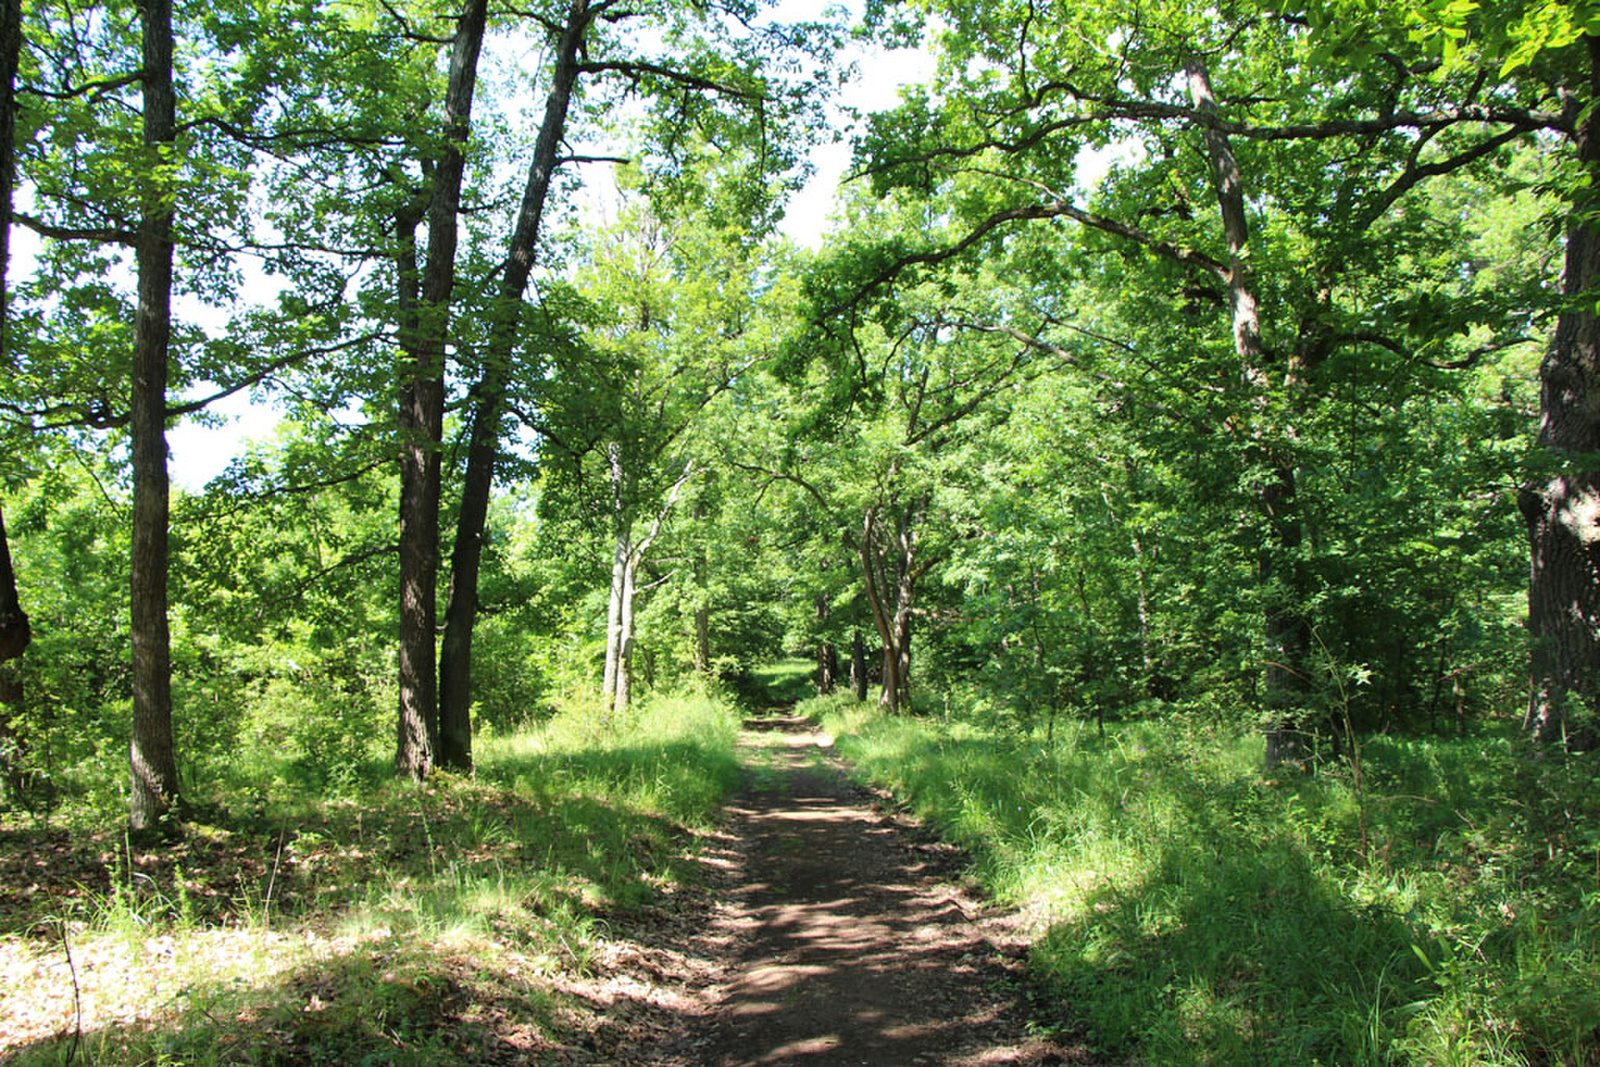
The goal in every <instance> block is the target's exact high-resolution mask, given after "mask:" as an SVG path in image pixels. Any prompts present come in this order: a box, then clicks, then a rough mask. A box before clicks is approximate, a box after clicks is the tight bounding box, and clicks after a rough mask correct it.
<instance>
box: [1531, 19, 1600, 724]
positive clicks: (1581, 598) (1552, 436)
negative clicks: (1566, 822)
mask: <svg viewBox="0 0 1600 1067" xmlns="http://www.w3.org/2000/svg"><path fill="white" fill-rule="evenodd" d="M1584 41H1585V43H1586V45H1587V46H1588V59H1589V65H1588V72H1587V73H1588V77H1589V84H1588V85H1587V86H1585V87H1584V91H1583V92H1582V93H1576V94H1573V97H1572V99H1570V100H1569V103H1568V107H1569V110H1570V111H1571V112H1572V115H1573V117H1574V120H1575V121H1576V141H1577V146H1576V147H1577V152H1578V159H1579V162H1580V163H1581V165H1582V168H1583V175H1584V177H1585V178H1586V179H1587V184H1586V185H1585V186H1583V187H1582V188H1580V189H1579V190H1578V191H1577V192H1575V193H1574V194H1573V201H1572V203H1571V205H1570V208H1569V210H1568V213H1567V249H1566V269H1565V275H1564V278H1563V282H1562V293H1563V295H1564V296H1565V297H1566V298H1567V306H1566V308H1565V309H1564V310H1563V311H1562V313H1561V316H1560V318H1559V319H1558V320H1557V322H1556V336H1555V341H1554V343H1553V344H1552V345H1551V346H1550V349H1549V350H1548V351H1547V352H1546V354H1545V358H1544V360H1543V361H1542V362H1541V364H1540V366H1539V407H1540V412H1541V422H1540V425H1539V438H1538V443H1539V447H1540V449H1541V450H1542V451H1543V453H1544V455H1545V457H1546V458H1547V460H1548V468H1547V469H1548V470H1549V472H1550V473H1549V474H1548V476H1544V475H1540V476H1539V477H1540V478H1543V484H1539V482H1538V481H1536V480H1533V479H1530V481H1529V483H1528V484H1527V485H1525V486H1524V487H1523V489H1522V491H1521V493H1520V496H1519V500H1518V503H1519V505H1520V507H1521V510H1522V514H1523V518H1524V519H1525V520H1526V522H1527V525H1528V541H1529V548H1530V553H1529V555H1530V559H1531V564H1532V566H1531V573H1530V576H1529V581H1528V631H1529V633H1530V635H1531V636H1532V638H1533V650H1532V676H1533V677H1532V685H1531V687H1530V689H1531V691H1530V694H1529V698H1528V711H1527V715H1526V717H1525V719H1524V730H1525V731H1526V732H1527V734H1528V736H1529V737H1530V738H1532V739H1533V740H1534V741H1536V742H1539V743H1541V744H1561V745H1565V746H1567V747H1568V748H1570V749H1573V750H1575V751H1584V750H1588V749H1592V748H1594V747H1595V745H1596V743H1597V741H1600V731H1597V725H1596V721H1595V716H1596V714H1597V713H1600V581H1597V580H1596V575H1597V574H1600V473H1597V472H1596V471H1595V470H1594V469H1593V468H1592V466H1590V462H1591V461H1590V460H1589V458H1588V457H1590V456H1592V455H1593V454H1594V453H1595V452H1600V417H1597V412H1600V317H1597V316H1596V314H1595V305H1594V300H1595V297H1594V290H1595V287H1596V284H1597V282H1600V221H1597V216H1596V212H1597V210H1600V116H1597V115H1596V114H1595V113H1594V112H1593V111H1592V110H1591V107H1592V105H1593V103H1594V102H1595V101H1596V100H1600V38H1597V37H1585V38H1584Z"/></svg>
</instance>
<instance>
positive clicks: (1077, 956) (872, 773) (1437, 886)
mask: <svg viewBox="0 0 1600 1067" xmlns="http://www.w3.org/2000/svg"><path fill="white" fill-rule="evenodd" d="M800 710H801V711H802V712H804V713H808V714H810V715H813V716H815V717H818V718H820V719H821V720H822V721H823V723H824V725H825V727H826V728H827V729H829V730H831V731H832V732H834V733H835V734H836V735H838V737H839V739H840V740H839V744H840V746H841V751H842V753H843V754H844V755H845V756H846V757H847V758H848V759H849V760H850V761H852V762H853V764H854V765H855V767H856V769H857V773H858V774H859V775H860V776H862V777H863V778H865V779H868V780H870V781H872V782H874V783H876V784H878V785H880V786H883V787H886V788H888V789H890V790H891V791H893V792H894V793H895V794H896V795H897V796H898V797H899V798H901V799H902V800H903V801H904V802H905V803H906V804H907V805H908V806H910V807H911V808H912V809H913V810H914V811H915V812H916V813H917V814H919V815H920V816H921V817H923V818H925V819H926V820H928V821H929V822H930V823H931V824H932V825H933V826H934V827H935V828H937V829H938V830H939V831H940V832H942V833H943V834H945V835H946V836H947V837H948V838H950V839H951V840H953V841H955V842H958V843H960V844H961V845H963V846H964V847H965V848H967V849H968V850H969V851H970V853H971V855H972V857H973V865H974V867H973V870H974V875H975V877H977V878H978V879H979V880H980V881H981V882H982V883H983V884H984V885H985V886H986V887H987V888H988V889H989V890H990V891H991V892H993V893H994V894H995V895H996V897H997V898H998V899H999V900H1001V901H1003V902H1005V903H1007V904H1010V905H1013V906H1018V907H1020V908H1023V909H1025V910H1026V911H1027V912H1028V913H1029V914H1030V915H1031V916H1032V918H1033V919H1034V920H1035V923H1036V940H1035V942H1034V946H1033V954H1032V964H1033V968H1034V970H1035V972H1036V974H1037V976H1038V977H1039V979H1040V980H1041V981H1040V983H1039V986H1038V988H1039V989H1040V990H1044V991H1045V992H1036V993H1035V994H1034V995H1035V996H1037V997H1038V998H1039V1000H1038V1002H1037V1003H1036V1004H1035V1009H1036V1012H1037V1016H1038V1018H1039V1019H1040V1020H1041V1025H1044V1026H1051V1027H1058V1028H1060V1029H1063V1030H1071V1031H1075V1032H1080V1033H1084V1034H1085V1035H1086V1036H1087V1037H1088V1038H1089V1039H1090V1042H1091V1044H1093V1045H1094V1046H1095V1047H1097V1048H1100V1049H1102V1050H1103V1051H1105V1052H1107V1053H1110V1054H1114V1055H1119V1056H1126V1057H1128V1058H1129V1059H1131V1060H1133V1061H1135V1062H1145V1063H1160V1064H1185V1063H1197V1064H1198V1063H1210V1064H1235V1063H1274V1064H1290V1063H1296V1064H1298V1063H1305V1064H1311V1063H1324V1064H1353V1063H1363V1064H1364V1063H1405V1064H1419V1065H1420V1064H1545V1063H1561V1064H1592V1063H1600V985H1597V983H1596V982H1595V976H1596V975H1597V974H1600V853H1597V845H1600V830H1596V827H1600V819H1597V818H1596V816H1597V815H1600V797H1597V796H1596V792H1595V790H1594V788H1593V787H1594V780H1595V779H1594V773H1595V770H1596V767H1595V765H1594V763H1593V761H1592V758H1579V759H1572V760H1568V759H1564V758H1560V757H1556V756H1551V755H1546V756H1544V757H1542V758H1539V759H1531V758H1529V757H1528V756H1526V755H1525V754H1523V753H1521V752H1519V751H1514V750H1513V746H1512V745H1511V744H1510V743H1509V742H1508V741H1507V740H1505V739H1504V738H1501V737H1496V736H1489V735H1484V736H1477V737H1471V738H1466V739H1459V740H1438V739H1422V738H1397V737H1375V738H1371V739H1369V740H1367V741H1366V742H1365V744H1364V745H1363V746H1362V753H1361V755H1362V768H1363V770H1364V772H1365V774H1364V776H1363V778H1362V779H1361V789H1360V790H1359V791H1358V789H1357V788H1356V782H1355V780H1353V777H1352V775H1351V774H1350V773H1349V767H1348V764H1346V763H1344V762H1334V763H1329V764H1325V765H1323V766H1321V767H1319V768H1315V769H1313V770H1310V771H1304V770H1297V771H1293V772H1286V773H1285V774H1283V775H1282V776H1280V777H1277V778H1273V779H1268V778H1264V777H1263V776H1262V774H1261V772H1260V766H1261V742H1260V740H1259V738H1257V737H1251V736H1248V735H1246V734H1243V733H1241V732H1239V731H1238V730H1237V729H1236V728H1230V727H1225V726H1222V725H1219V724H1218V723H1217V721H1216V720H1215V719H1212V718H1207V717H1203V716H1193V715H1190V716H1184V715H1175V714H1173V712H1172V710H1171V709H1168V710H1167V711H1166V712H1164V714H1163V717H1162V718H1161V719H1160V720H1159V721H1157V720H1153V719H1152V720H1147V721H1134V722H1128V723H1124V724H1120V725H1112V726H1109V727H1108V729H1107V731H1106V734H1105V736H1104V737H1100V736H1097V734H1096V731H1095V730H1094V728H1093V727H1092V726H1077V725H1073V726H1068V727H1066V728H1062V727H1060V726H1058V727H1057V728H1056V730H1055V731H1054V733H1055V736H1054V739H1053V740H1047V739H1046V737H1045V735H1044V733H1043V731H1040V732H1038V733H1036V734H1031V735H1029V734H1019V733H1018V732H1017V730H1016V727H1015V724H1010V725H1007V724H1001V723H992V722H985V721H983V720H981V719H980V718H979V717H977V716H969V717H966V718H963V717H962V715H961V709H960V708H952V709H951V711H950V712H949V713H948V714H946V715H944V716H942V717H937V716H932V717H909V716H902V717H891V716H887V715H884V714H883V713H881V712H879V711H878V710H877V709H876V708H875V707H873V706H872V705H868V704H858V703H856V702H855V701H854V700H853V699H851V698H849V697H828V698H819V699H818V700H815V701H811V702H808V703H806V704H804V705H802V707H801V709H800Z"/></svg>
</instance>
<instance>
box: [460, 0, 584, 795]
mask: <svg viewBox="0 0 1600 1067" xmlns="http://www.w3.org/2000/svg"><path fill="white" fill-rule="evenodd" d="M588 8H589V0H572V6H571V8H570V10H569V12H568V15H567V24H566V27H565V29H564V30H563V32H562V35H561V41H560V44H559V45H558V46H557V55H556V66H555V73H554V77H553V80H552V84H551V88H550V97H549V99H548V100H547V101H546V102H545V111H544V121H543V123H542V124H541V125H540V127H539V137H538V140H537V141H536V142H535V144H534V151H533V162H532V163H531V164H530V166H529V167H528V180H527V184H526V186H525V187H524V189H523V194H522V206H521V208H520V209H519V210H518V212H517V225H516V229H515V230H514V231H513V233H512V235H511V244H510V248H509V252H508V255H507V257H506V266H505V270H504V271H503V272H502V273H501V275H500V287H499V292H498V293H497V294H496V295H497V302H496V305H495V309H494V312H493V314H494V324H493V329H492V332H491V334H490V341H489V350H488V353H487V356H486V358H485V360H484V366H483V373H482V376H481V377H480V378H479V380H478V383H477V384H476V385H475V386H474V387H473V390H472V398H473V406H472V425H471V431H470V436H469V443H468V446H467V467H466V473H465V478H464V482H463V485H462V489H461V509H460V512H459V516H458V519H457V522H456V540H455V548H454V550H453V552H452V555H451V558H450V597H449V600H448V601H447V603H446V605H445V617H444V640H443V647H442V649H441V651H440V654H439V688H440V692H439V763H440V765H441V766H444V767H449V768H451V769H454V770H461V771H471V770H472V717H471V709H472V633H473V628H474V626H475V625H476V623H477V614H478V570H479V565H480V563H481V562H482V555H483V535H484V528H485V525H486V523H487V521H488V514H489V493H490V490H491V489H492V487H493V485H494V467H495V461H496V459H497V458H498V457H499V454H500V430H501V419H502V409H503V408H504V405H505V394H506V387H507V385H508V383H509V382H510V375H511V362H512V352H513V350H514V349H515V348H516V344H517V341H518V339H519V332H518V330H517V326H518V323H519V321H520V318H521V310H522V298H523V294H524V293H525V292H526V290H527V287H528V277H529V275H530V274H531V273H532V271H533V263H534V257H535V254H536V253H537V251H538V246H539V224H540V221H541V219H542V218H543V216H544V205H545V200H546V199H547V198H548V195H549V192H550V179H551V177H552V176H553V175H554V173H555V169H556V166H557V163H558V161H557V153H558V152H559V150H560V147H561V138H562V136H563V135H564V134H565V132H566V126H567V109H568V107H569V105H570V104H571V101H572V89H573V86H574V85H576V84H577V80H578V73H579V71H578V52H579V49H580V48H581V47H582V44H583V39H584V36H585V34H586V33H587V31H588V27H589V21H590V17H589V14H588Z"/></svg>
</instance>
